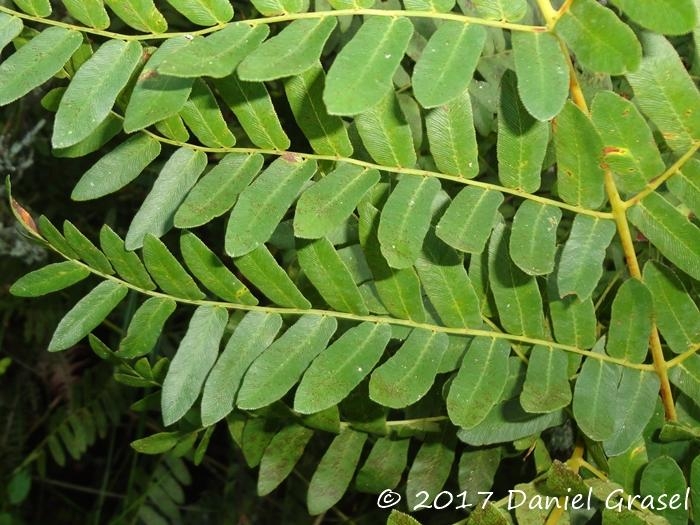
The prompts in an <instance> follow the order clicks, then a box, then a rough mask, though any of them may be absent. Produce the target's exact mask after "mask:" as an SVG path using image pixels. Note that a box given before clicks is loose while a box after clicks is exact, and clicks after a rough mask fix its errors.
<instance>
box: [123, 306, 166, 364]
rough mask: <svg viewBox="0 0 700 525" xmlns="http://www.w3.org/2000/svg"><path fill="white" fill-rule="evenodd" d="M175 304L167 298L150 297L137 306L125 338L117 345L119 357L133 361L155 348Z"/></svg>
mask: <svg viewBox="0 0 700 525" xmlns="http://www.w3.org/2000/svg"><path fill="white" fill-rule="evenodd" d="M176 306H177V303H175V301H173V300H172V299H170V298H168V297H150V298H149V299H146V301H144V303H143V304H142V305H141V306H139V309H138V310H136V312H135V313H134V316H133V317H132V318H131V322H130V323H129V329H128V330H127V332H126V337H124V339H122V340H121V342H120V343H119V356H120V357H122V358H125V359H133V358H135V357H141V356H144V355H146V354H148V353H149V352H150V351H151V350H153V348H154V347H155V346H156V343H157V342H158V338H159V337H160V334H161V333H162V331H163V325H165V321H167V320H168V318H169V317H170V316H171V315H172V313H173V312H174V311H175V307H176Z"/></svg>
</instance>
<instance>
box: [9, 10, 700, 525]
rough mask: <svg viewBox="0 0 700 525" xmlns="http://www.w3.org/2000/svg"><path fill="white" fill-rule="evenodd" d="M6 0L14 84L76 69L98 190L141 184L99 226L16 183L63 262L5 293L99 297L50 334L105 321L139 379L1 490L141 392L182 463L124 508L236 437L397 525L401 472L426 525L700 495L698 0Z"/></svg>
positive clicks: (127, 368)
mask: <svg viewBox="0 0 700 525" xmlns="http://www.w3.org/2000/svg"><path fill="white" fill-rule="evenodd" d="M6 4H9V2H6V3H5V4H3V3H2V2H0V49H2V48H4V51H2V62H0V105H8V104H12V103H16V102H17V101H20V102H21V101H22V100H23V99H24V98H25V97H28V96H30V95H31V93H32V92H33V90H34V89H35V88H37V87H39V86H41V85H43V84H44V83H46V82H48V81H49V80H50V79H52V78H54V79H56V80H55V81H54V82H53V83H52V84H51V89H50V90H48V91H47V92H46V93H45V95H44V96H43V98H42V99H41V103H42V105H43V107H44V109H45V110H46V111H48V112H55V116H54V117H53V128H52V135H51V146H52V151H53V154H54V155H55V156H56V157H57V159H56V160H55V166H56V167H59V166H61V163H62V162H66V161H64V160H60V158H66V157H67V158H80V157H85V156H88V155H89V156H90V157H89V158H90V159H91V160H90V167H89V169H86V170H83V172H82V173H81V174H80V176H79V180H77V181H72V182H71V184H72V194H71V198H72V199H73V200H74V201H81V202H82V201H95V203H94V207H93V209H95V208H98V209H99V207H100V206H105V207H109V206H110V199H115V198H116V199H123V200H121V201H120V204H119V205H118V208H119V212H118V213H110V214H105V215H104V217H102V218H99V217H98V218H97V221H98V222H99V223H100V226H99V227H98V228H97V229H92V230H90V228H86V229H81V228H78V227H76V226H75V225H74V223H77V222H78V221H77V220H76V219H77V217H75V216H74V215H72V214H71V209H70V208H69V209H66V210H63V213H62V214H61V215H59V214H58V213H54V214H53V215H56V217H54V220H56V219H66V220H65V222H64V223H63V227H62V228H58V227H56V226H54V224H53V223H52V222H51V221H50V220H49V218H47V217H46V216H43V215H42V216H40V217H38V218H37V219H36V220H34V219H32V217H31V216H30V214H29V213H28V212H27V211H26V210H25V209H24V208H23V207H22V205H21V204H19V203H18V201H16V200H14V198H12V196H9V195H8V197H9V200H10V204H11V207H12V210H13V212H14V213H15V216H16V218H17V219H18V221H19V223H20V224H21V225H22V226H23V228H24V230H25V231H26V234H27V235H28V236H30V237H32V238H33V239H35V240H36V241H37V242H38V243H39V244H41V245H43V246H44V247H45V248H47V249H48V250H51V251H53V252H55V253H56V254H57V255H58V258H59V262H53V263H51V264H48V265H46V266H44V267H42V268H39V269H37V270H36V271H33V272H31V273H28V274H27V275H25V276H24V277H22V278H20V279H19V280H17V281H16V282H15V283H14V284H13V286H12V288H11V292H12V293H13V294H15V295H17V296H21V297H38V296H44V295H45V294H48V293H50V292H56V291H59V290H64V289H65V288H67V287H69V286H71V285H77V286H78V287H81V288H80V289H81V290H82V291H83V293H82V294H81V296H80V297H79V298H77V299H76V301H75V304H74V305H72V307H70V308H66V309H65V310H64V311H62V312H61V319H60V322H58V325H57V327H56V328H55V331H54V333H53V336H52V338H51V340H50V342H49V343H48V351H49V352H64V351H70V350H71V349H73V348H75V347H76V345H79V344H81V341H83V340H85V338H87V341H88V343H89V346H90V348H91V349H92V351H93V352H94V354H96V355H97V356H98V357H99V358H101V359H102V360H104V361H105V363H106V364H107V367H108V368H109V371H110V374H109V375H110V376H112V378H113V379H112V378H110V379H109V381H103V382H102V383H101V384H102V385H107V386H108V387H109V389H112V390H113V391H114V392H116V393H111V394H109V395H110V396H111V397H110V398H109V400H102V401H99V402H98V401H95V400H87V401H89V402H88V403H87V404H86V405H85V406H84V407H83V408H82V409H80V410H78V411H76V412H74V413H71V414H70V416H69V419H68V422H67V423H65V424H63V425H64V426H59V427H57V428H58V430H57V431H56V434H55V435H54V434H52V435H51V436H50V437H48V438H47V439H46V442H45V446H43V444H42V446H39V447H38V448H37V449H35V452H34V453H33V455H31V456H29V457H28V458H26V459H25V460H24V461H23V462H21V463H20V465H19V467H16V468H15V469H14V472H13V476H12V479H11V481H10V484H9V485H8V491H9V492H8V494H7V495H5V497H6V498H8V502H9V503H8V505H9V506H8V505H6V507H7V508H10V507H11V506H12V505H17V504H20V503H22V501H24V499H25V497H26V495H27V491H28V490H29V485H30V483H29V478H30V475H31V474H33V473H35V472H36V473H38V475H39V476H41V475H42V472H43V471H44V470H45V468H46V462H47V458H49V457H50V458H52V461H53V462H55V463H57V464H59V465H63V464H65V462H66V461H67V460H68V459H67V458H68V457H69V456H70V457H72V458H74V459H78V458H80V457H81V456H82V455H83V453H84V452H85V450H87V448H88V447H89V446H90V445H92V444H93V443H94V442H95V441H96V440H97V439H98V438H99V437H104V436H105V435H106V432H107V428H108V426H109V425H110V424H112V425H117V424H118V421H119V417H120V414H123V413H124V412H125V411H126V409H125V408H124V407H123V406H122V405H120V404H119V403H124V404H125V403H126V400H127V399H128V398H130V396H132V395H133V392H139V393H140V394H141V399H139V400H137V401H136V402H135V403H133V404H132V405H131V409H132V410H133V411H135V412H137V413H138V412H140V413H146V414H150V415H155V416H156V419H153V418H151V419H149V421H150V427H149V432H148V433H147V435H143V434H140V435H139V436H137V437H138V439H135V440H134V441H132V443H131V446H132V447H133V449H134V450H136V451H137V452H139V453H141V454H150V455H154V456H157V458H158V461H157V462H156V463H154V464H152V465H151V469H152V471H151V472H150V473H148V474H143V475H140V474H134V477H138V479H137V480H136V481H133V482H132V480H130V483H129V486H130V490H137V491H141V496H140V497H138V498H135V499H134V500H133V501H131V500H128V498H127V501H126V502H125V504H124V506H123V508H121V509H120V510H119V511H117V512H115V515H114V517H113V518H112V519H113V521H114V522H115V523H121V522H122V521H127V522H130V523H131V522H137V521H141V522H143V523H146V524H149V525H150V524H161V523H170V522H172V523H177V522H178V521H179V520H180V519H181V512H180V509H179V506H181V505H182V504H183V503H184V492H183V487H184V486H186V485H188V484H189V483H190V481H191V479H190V471H192V470H193V469H191V468H188V467H187V466H186V464H187V463H189V462H191V463H193V464H194V465H199V464H200V463H202V462H203V461H204V460H205V459H206V457H207V449H208V447H209V445H210V443H211V439H212V435H213V433H214V429H215V428H216V427H217V426H219V427H221V428H225V429H227V431H228V433H229V434H230V438H232V441H233V443H234V446H235V447H237V448H238V449H240V451H242V457H243V458H244V459H245V461H246V463H247V465H248V467H250V468H258V469H259V470H258V481H257V492H258V494H259V495H260V496H265V495H268V494H271V493H272V494H273V495H274V494H283V493H295V492H298V487H297V485H298V484H299V479H301V480H303V481H305V482H306V483H305V484H304V488H303V490H304V491H305V492H306V496H305V498H306V507H307V510H308V513H309V514H311V515H323V514H324V513H326V512H328V517H327V518H326V519H327V520H328V522H329V523H330V522H331V521H338V520H339V521H343V522H358V523H359V522H367V523H377V521H378V520H380V519H382V520H384V519H387V516H388V512H389V511H388V510H379V509H377V507H376V506H375V503H374V502H375V501H377V502H378V503H382V502H385V501H387V498H391V497H392V495H393V494H391V493H387V492H386V491H387V490H389V489H392V490H396V491H397V494H398V495H400V496H401V497H402V502H401V503H400V504H399V505H398V507H397V509H399V510H401V511H403V512H406V513H410V514H412V515H414V516H415V519H417V520H420V521H421V522H424V523H463V524H469V525H473V524H486V523H488V524H499V525H500V524H508V523H521V524H539V523H545V522H546V523H552V524H554V523H571V522H573V523H586V522H589V521H591V522H600V521H601V520H602V523H605V524H611V525H612V524H617V523H670V524H672V525H676V524H679V525H680V524H685V523H687V522H688V520H690V519H693V516H694V517H695V519H697V518H698V517H699V516H700V447H699V441H700V405H699V404H698V402H699V400H700V355H699V353H698V352H699V350H700V310H699V309H698V302H699V294H698V292H699V290H700V284H699V280H700V228H699V223H698V219H697V216H698V214H700V161H699V159H698V158H697V157H696V151H697V149H698V147H700V92H699V91H698V90H697V87H696V85H695V82H694V80H693V78H694V77H693V75H695V74H697V72H698V71H699V70H700V63H699V62H698V53H697V49H698V47H697V45H698V44H700V42H698V39H700V29H698V25H697V18H698V16H697V13H696V11H697V10H698V9H699V7H698V6H697V5H696V2H693V0H658V1H656V2H653V3H652V2H637V1H636V0H612V1H610V2H597V1H595V0H573V1H571V0H567V1H564V2H555V4H554V5H552V4H550V0H536V1H535V0H471V1H466V0H457V2H456V3H455V1H454V0H405V1H404V2H403V4H401V3H399V1H398V0H387V1H384V2H381V3H379V4H376V5H375V2H374V0H352V1H349V0H328V1H325V0H318V1H316V2H312V3H309V2H308V1H304V0H251V4H247V3H241V4H240V5H239V4H236V5H235V6H232V4H231V3H230V2H229V1H228V0H168V1H167V3H166V2H157V3H155V4H154V3H153V2H152V1H151V0H105V1H104V2H103V1H102V0H89V1H88V0H83V1H75V0H71V1H68V0H64V1H63V2H61V3H60V6H59V5H54V4H59V2H54V3H52V2H49V0H14V4H15V5H14V7H12V6H4V5H6ZM608 4H609V5H608ZM234 7H235V12H234ZM169 31H170V32H169ZM76 178H78V177H76ZM73 182H74V184H73ZM11 189H12V190H13V191H14V193H15V194H16V198H17V199H18V200H19V201H22V195H23V194H24V189H23V187H22V184H20V183H16V184H15V185H14V187H12V188H11ZM9 190H10V184H9V179H8V193H9ZM71 220H72V221H73V222H71ZM88 283H89V284H88ZM42 300H43V299H38V300H36V301H37V302H39V301H42ZM119 325H121V326H122V327H123V328H122V329H119ZM104 326H108V327H110V326H111V327H116V328H117V331H118V332H120V337H114V335H113V334H111V333H108V332H105V331H104V330H103V327H104ZM119 384H121V385H126V386H127V387H132V389H137V390H132V389H127V388H122V387H120V386H119ZM112 390H109V392H112ZM125 392H128V394H126V393H125ZM120 400H121V401H120ZM132 439H133V437H132ZM153 465H155V466H153ZM514 465H518V466H514ZM134 472H135V471H134ZM139 476H140V477H139ZM295 476H296V477H295ZM509 489H511V490H512V489H515V490H518V491H521V492H520V494H523V495H527V498H528V501H531V502H537V501H540V500H542V501H545V500H546V501H550V503H549V504H548V506H549V508H546V509H544V508H542V506H543V505H544V504H539V505H538V504H537V503H534V504H533V505H531V506H530V507H531V508H528V505H521V506H518V508H515V509H509V508H508V507H509V503H511V501H510V500H509V498H508V490H509ZM686 489H687V490H688V491H689V493H690V494H691V496H692V497H691V498H690V499H688V501H689V502H690V503H689V504H688V506H687V507H686V506H680V507H679V508H663V509H660V508H659V507H658V506H657V507H655V508H650V506H649V504H648V501H650V500H649V498H648V497H650V496H655V497H657V496H660V495H665V497H666V499H667V500H668V498H669V497H670V496H671V495H673V494H679V495H680V496H679V498H685V497H686ZM443 490H444V491H445V492H441V491H443ZM273 491H275V492H273ZM348 491H350V492H355V493H369V494H378V495H380V498H379V500H375V497H374V496H373V497H372V498H371V500H370V501H371V503H370V504H369V506H368V504H367V500H363V499H361V498H360V499H358V500H357V501H358V502H360V503H358V506H356V508H355V509H354V510H353V509H352V507H349V506H345V507H343V501H344V500H343V496H344V495H345V494H346V493H348ZM615 491H617V492H615ZM492 492H494V493H495V495H490V494H491V493H492ZM130 493H131V492H130ZM589 493H590V500H589V501H590V504H589V505H584V508H579V509H571V508H566V509H564V508H552V507H553V506H556V505H554V503H552V502H558V503H559V505H561V506H563V505H564V503H565V502H566V501H568V500H569V499H571V498H572V497H573V496H574V495H575V494H582V495H583V497H584V498H585V497H588V494H589ZM611 494H612V496H611ZM621 494H624V495H625V498H624V499H623V500H621V501H622V502H623V503H620V504H619V507H615V505H614V504H615V502H617V501H618V500H619V498H620V497H621ZM438 495H440V496H439V497H438ZM627 495H640V496H648V497H647V499H641V497H640V498H638V499H637V500H636V501H635V502H634V504H631V505H630V506H629V508H627ZM352 497H353V496H352V495H350V493H348V494H347V495H346V498H352ZM546 498H549V499H548V500H547V499H546ZM557 498H559V499H557ZM659 501H660V500H659ZM372 507H373V508H372ZM606 507H607V508H606ZM341 508H342V509H343V510H341ZM426 509H430V510H426ZM353 513H357V516H353V515H352V514H353ZM6 516H9V514H6ZM309 519H310V520H311V518H309ZM322 519H323V518H322ZM388 519H389V523H392V524H394V525H398V524H401V523H416V521H414V519H413V518H411V517H410V516H407V515H406V514H403V513H399V512H394V513H392V514H391V516H389V518H388ZM309 522H311V521H309Z"/></svg>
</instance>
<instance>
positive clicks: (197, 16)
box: [167, 0, 233, 26]
mask: <svg viewBox="0 0 700 525" xmlns="http://www.w3.org/2000/svg"><path fill="white" fill-rule="evenodd" d="M167 1H168V3H169V4H170V5H171V6H173V7H174V8H175V9H177V11H179V12H180V13H182V14H183V15H184V16H185V18H187V19H188V20H189V21H190V22H192V23H193V24H197V25H199V26H214V25H217V24H224V23H226V22H228V21H229V20H231V18H233V6H232V5H231V3H230V2H229V1H228V0H167Z"/></svg>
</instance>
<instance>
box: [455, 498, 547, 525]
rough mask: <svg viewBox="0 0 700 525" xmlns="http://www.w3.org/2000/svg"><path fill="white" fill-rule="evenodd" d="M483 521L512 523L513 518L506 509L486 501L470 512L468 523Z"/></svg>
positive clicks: (476, 524) (499, 524) (493, 524)
mask: <svg viewBox="0 0 700 525" xmlns="http://www.w3.org/2000/svg"><path fill="white" fill-rule="evenodd" d="M482 523H488V524H489V525H512V523H513V520H512V519H511V517H510V514H508V513H507V511H506V510H504V509H501V508H499V507H496V506H495V505H494V504H493V503H490V502H484V503H482V504H481V505H479V506H477V507H475V509H474V511H473V512H472V513H471V514H469V518H468V519H467V522H466V525H481V524H482ZM533 525H534V523H533Z"/></svg>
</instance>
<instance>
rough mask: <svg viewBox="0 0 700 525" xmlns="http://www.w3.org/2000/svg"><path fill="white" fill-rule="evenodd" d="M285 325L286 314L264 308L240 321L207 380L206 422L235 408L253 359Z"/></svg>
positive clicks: (204, 417) (206, 424) (204, 414)
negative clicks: (266, 311) (271, 312)
mask: <svg viewBox="0 0 700 525" xmlns="http://www.w3.org/2000/svg"><path fill="white" fill-rule="evenodd" d="M281 326H282V317H280V316H279V315H277V314H267V313H263V312H250V313H248V314H246V316H245V317H244V318H243V320H242V321H241V322H240V323H239V324H238V326H237V327H236V330H235V331H234V332H233V335H231V337H230V338H229V340H228V342H227V343H226V347H225V348H224V351H223V352H222V353H221V355H220V356H219V359H218V360H217V361H216V364H215V365H214V368H212V369H211V372H210V373H209V377H207V381H206V383H205V384H204V392H203V393H202V424H203V425H204V426H209V425H213V424H214V423H216V422H217V421H219V420H221V419H223V418H224V417H226V416H227V415H228V414H229V413H230V412H231V411H232V410H233V402H234V399H235V397H236V393H237V392H238V388H239V387H240V385H241V380H242V379H243V375H244V374H245V372H246V370H247V369H248V367H249V366H250V365H251V363H252V362H253V361H255V359H256V358H257V357H258V356H259V355H260V354H261V353H262V352H264V351H265V349H266V348H267V347H268V346H270V344H271V343H272V341H273V340H274V338H275V336H276V335H277V332H279V329H280V328H281Z"/></svg>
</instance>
